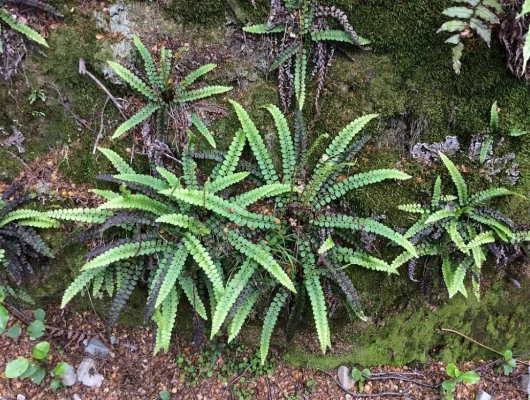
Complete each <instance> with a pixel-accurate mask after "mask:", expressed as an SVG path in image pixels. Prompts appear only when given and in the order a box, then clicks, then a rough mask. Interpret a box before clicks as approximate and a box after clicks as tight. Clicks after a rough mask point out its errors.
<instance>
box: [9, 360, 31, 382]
mask: <svg viewBox="0 0 530 400" xmlns="http://www.w3.org/2000/svg"><path fill="white" fill-rule="evenodd" d="M28 367H29V360H28V359H27V358H25V357H19V358H17V359H16V360H13V361H10V362H9V364H7V367H6V372H5V374H6V377H8V378H10V379H14V378H18V377H19V376H20V375H22V374H23V373H24V372H26V370H27V369H28Z"/></svg>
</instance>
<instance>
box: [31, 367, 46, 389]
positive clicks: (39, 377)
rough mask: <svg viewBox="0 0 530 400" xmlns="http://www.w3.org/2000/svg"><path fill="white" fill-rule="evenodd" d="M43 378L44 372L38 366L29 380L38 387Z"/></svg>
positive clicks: (42, 368)
mask: <svg viewBox="0 0 530 400" xmlns="http://www.w3.org/2000/svg"><path fill="white" fill-rule="evenodd" d="M45 376H46V370H45V369H44V367H41V366H38V367H37V369H36V371H35V372H34V373H33V375H31V377H30V378H31V380H32V381H33V383H34V384H36V385H40V384H41V383H42V380H43V379H44V377H45Z"/></svg>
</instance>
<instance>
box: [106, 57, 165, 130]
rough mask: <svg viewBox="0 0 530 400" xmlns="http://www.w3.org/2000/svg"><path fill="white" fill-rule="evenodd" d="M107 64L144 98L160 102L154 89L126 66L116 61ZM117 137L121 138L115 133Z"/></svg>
mask: <svg viewBox="0 0 530 400" xmlns="http://www.w3.org/2000/svg"><path fill="white" fill-rule="evenodd" d="M107 64H109V66H110V67H111V68H112V69H113V70H114V72H116V74H117V75H118V76H119V77H120V78H121V79H123V80H124V81H125V82H127V83H128V84H129V85H130V86H131V87H132V88H133V89H134V90H136V91H137V92H138V93H140V94H141V95H142V96H145V97H147V98H148V99H149V100H151V101H154V102H157V101H158V99H157V96H156V93H155V92H154V91H153V89H151V88H150V87H149V86H148V85H147V83H145V82H144V81H143V80H142V79H140V78H139V77H137V76H136V75H135V74H134V73H133V72H131V71H129V70H128V69H127V68H125V67H124V66H122V65H120V64H118V63H117V62H114V61H107ZM138 114H139V113H138ZM138 114H136V115H138ZM133 118H134V117H133ZM131 119H132V118H131ZM144 119H145V118H144ZM129 121H130V120H129ZM135 125H137V124H135ZM133 126H134V125H133ZM118 129H119V128H118ZM129 129H130V128H129ZM117 136H119V135H117V134H116V133H115V134H114V137H117Z"/></svg>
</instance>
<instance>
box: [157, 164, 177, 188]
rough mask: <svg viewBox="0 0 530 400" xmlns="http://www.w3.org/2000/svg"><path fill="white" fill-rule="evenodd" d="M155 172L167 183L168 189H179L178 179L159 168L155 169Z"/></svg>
mask: <svg viewBox="0 0 530 400" xmlns="http://www.w3.org/2000/svg"><path fill="white" fill-rule="evenodd" d="M156 171H157V172H158V173H159V174H160V176H162V177H163V178H164V179H165V180H166V181H167V183H168V184H169V186H170V187H172V188H175V187H177V188H178V187H181V184H180V179H179V178H178V176H176V175H175V174H174V173H172V172H170V171H168V170H167V169H165V168H163V167H160V166H157V167H156Z"/></svg>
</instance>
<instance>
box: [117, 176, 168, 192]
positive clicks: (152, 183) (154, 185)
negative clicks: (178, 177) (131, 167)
mask: <svg viewBox="0 0 530 400" xmlns="http://www.w3.org/2000/svg"><path fill="white" fill-rule="evenodd" d="M114 178H116V179H119V180H120V181H126V182H134V183H139V184H140V185H144V186H147V187H150V188H151V189H153V190H156V191H160V190H164V189H168V188H169V185H168V184H167V183H166V182H165V181H163V180H162V179H158V178H155V177H153V176H151V175H144V174H117V175H114Z"/></svg>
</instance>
